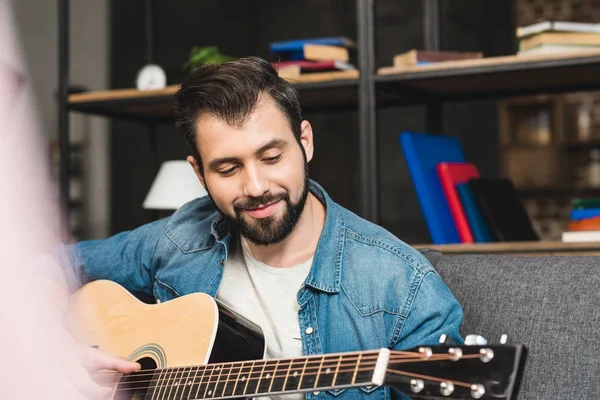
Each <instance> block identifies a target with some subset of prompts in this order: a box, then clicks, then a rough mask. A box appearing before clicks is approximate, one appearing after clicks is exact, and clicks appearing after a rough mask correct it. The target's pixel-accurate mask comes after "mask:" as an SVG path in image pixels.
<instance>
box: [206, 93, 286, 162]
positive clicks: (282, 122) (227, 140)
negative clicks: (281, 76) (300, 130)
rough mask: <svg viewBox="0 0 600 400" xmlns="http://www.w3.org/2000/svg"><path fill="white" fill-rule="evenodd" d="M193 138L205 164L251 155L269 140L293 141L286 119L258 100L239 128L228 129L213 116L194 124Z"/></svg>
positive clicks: (275, 108) (270, 103) (267, 102)
mask: <svg viewBox="0 0 600 400" xmlns="http://www.w3.org/2000/svg"><path fill="white" fill-rule="evenodd" d="M196 135H197V137H196V139H197V142H198V147H199V151H200V156H201V157H202V158H203V159H205V158H206V160H205V161H206V162H208V161H210V160H209V158H217V157H225V156H228V157H234V156H237V157H240V156H243V155H245V154H250V153H253V152H254V151H256V150H257V149H258V148H260V147H261V146H262V145H264V143H266V142H268V141H271V140H273V139H282V140H285V141H286V142H287V141H291V140H294V137H293V132H292V129H291V127H290V123H289V121H288V119H287V117H286V115H285V114H284V113H283V112H282V111H281V110H280V109H279V107H278V106H277V105H276V104H275V103H274V101H272V100H270V99H259V101H258V102H257V105H256V107H255V108H254V110H252V112H251V113H250V114H249V115H248V117H247V118H246V120H245V121H244V122H243V124H242V125H241V126H232V125H229V124H228V123H227V122H226V121H224V120H222V119H221V118H218V117H217V116H214V115H206V116H203V117H202V118H199V119H198V121H197V123H196Z"/></svg>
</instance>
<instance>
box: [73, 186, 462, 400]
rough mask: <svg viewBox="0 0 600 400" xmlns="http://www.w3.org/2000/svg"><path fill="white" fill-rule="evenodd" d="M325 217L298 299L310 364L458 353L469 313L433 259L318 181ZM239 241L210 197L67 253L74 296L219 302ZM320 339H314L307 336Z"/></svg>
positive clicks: (343, 395) (344, 393) (375, 393)
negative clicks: (90, 291) (204, 296)
mask: <svg viewBox="0 0 600 400" xmlns="http://www.w3.org/2000/svg"><path fill="white" fill-rule="evenodd" d="M310 190H311V192H312V193H313V194H314V195H316V196H317V198H319V199H320V201H321V202H322V203H323V204H324V206H325V209H326V218H325V226H324V228H323V231H322V233H321V237H320V238H319V242H318V245H317V249H316V253H315V255H314V261H313V265H312V268H311V270H310V272H309V274H308V277H307V278H306V281H305V283H304V285H303V286H302V287H301V289H300V291H299V292H298V303H299V305H300V311H299V313H298V321H299V324H300V332H301V335H302V351H303V353H304V354H306V355H308V354H317V353H334V352H344V351H353V350H359V349H360V350H367V349H377V348H382V347H386V348H389V349H395V350H403V349H408V348H412V347H415V346H418V345H423V344H432V345H433V344H437V343H438V340H439V337H440V335H441V334H446V335H448V336H449V337H450V338H451V339H453V340H454V342H455V343H463V339H462V338H461V337H460V335H459V327H460V324H461V322H462V308H461V307H460V305H459V304H458V302H457V300H456V299H455V297H454V296H453V294H452V293H451V292H450V290H449V289H448V288H447V286H446V285H445V284H444V282H443V281H442V280H441V278H440V276H439V275H438V274H437V273H436V271H435V270H434V269H433V267H432V265H431V264H430V263H429V261H427V259H426V258H425V257H424V256H423V255H422V254H421V253H419V252H418V251H416V250H415V249H413V248H411V247H410V246H408V245H407V244H405V243H404V242H402V241H400V240H399V239H398V238H396V237H395V236H394V235H392V234H391V233H389V232H388V231H386V230H385V229H383V228H382V227H380V226H377V225H375V224H372V223H370V222H368V221H366V220H364V219H362V218H360V217H358V216H357V215H355V214H353V213H352V212H350V211H349V210H347V209H345V208H343V207H341V206H340V205H338V204H336V203H335V202H333V201H332V199H331V198H330V197H329V195H328V194H327V193H326V192H325V190H324V189H323V188H322V187H321V186H319V185H318V184H317V183H315V182H314V181H311V182H310ZM230 241H231V234H230V232H229V231H228V229H227V226H226V224H225V221H224V219H223V218H222V217H221V216H220V214H219V213H218V212H217V211H216V209H215V208H214V205H213V203H212V201H211V200H210V199H209V198H208V197H204V198H199V199H196V200H193V201H191V202H189V203H187V204H185V205H184V206H182V207H181V208H180V209H179V210H177V211H176V212H175V213H174V214H173V215H171V216H170V217H168V218H166V219H163V220H159V221H155V222H152V223H149V224H147V225H144V226H141V227H139V228H137V229H135V230H132V231H128V232H123V233H120V234H117V235H115V236H113V237H110V238H108V239H103V240H91V241H84V242H80V243H77V244H75V245H72V246H69V247H68V248H64V249H63V250H67V251H63V252H62V256H63V257H69V260H63V261H68V263H69V264H70V265H71V266H72V267H73V269H71V270H69V271H67V275H68V276H70V277H71V279H70V282H69V284H70V286H71V287H72V288H73V289H75V288H77V287H78V286H79V285H81V284H82V283H85V282H88V281H91V280H96V279H109V280H112V281H115V282H117V283H119V284H121V285H123V286H124V287H125V288H127V289H128V290H130V291H132V292H143V293H145V294H147V295H152V296H154V297H155V298H156V299H158V300H160V301H162V302H164V301H168V300H171V299H173V298H176V297H178V296H182V295H186V294H189V293H194V292H204V293H208V294H209V295H211V296H213V297H216V295H217V292H218V290H219V284H220V282H221V278H222V276H223V268H224V265H225V263H226V260H227V252H228V248H229V244H230ZM309 327H310V328H312V329H307V328H309ZM391 395H394V397H397V395H398V393H396V391H395V390H390V388H389V387H387V386H383V387H376V386H374V387H370V388H360V389H358V388H354V389H342V390H337V391H327V392H321V393H319V394H314V393H307V394H306V398H307V399H309V400H310V399H313V398H339V399H340V400H343V399H350V398H368V399H389V398H390V397H391Z"/></svg>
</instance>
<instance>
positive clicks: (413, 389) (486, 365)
mask: <svg viewBox="0 0 600 400" xmlns="http://www.w3.org/2000/svg"><path fill="white" fill-rule="evenodd" d="M526 354H527V349H526V348H525V347H524V346H522V345H508V344H498V345H487V344H484V345H479V344H477V345H461V346H458V345H452V344H440V345H436V346H423V347H417V348H414V349H411V350H408V351H392V352H391V354H390V359H389V363H388V368H387V373H386V377H385V384H386V385H390V386H393V387H395V388H397V389H398V390H400V391H402V392H403V393H405V394H406V395H407V396H409V397H411V398H414V399H432V398H435V399H481V400H487V399H494V400H498V399H502V400H511V399H516V396H517V392H518V389H519V384H520V380H521V375H522V370H523V366H524V363H525V358H526Z"/></svg>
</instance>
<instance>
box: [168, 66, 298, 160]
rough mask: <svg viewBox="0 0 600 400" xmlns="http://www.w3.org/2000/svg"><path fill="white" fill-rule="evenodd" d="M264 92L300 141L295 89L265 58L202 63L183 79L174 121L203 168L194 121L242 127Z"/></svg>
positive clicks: (176, 98) (177, 98)
mask: <svg viewBox="0 0 600 400" xmlns="http://www.w3.org/2000/svg"><path fill="white" fill-rule="evenodd" d="M261 94H267V95H268V96H270V98H271V99H272V100H273V101H274V102H275V104H276V105H277V106H278V107H279V109H280V110H281V111H282V112H283V114H285V116H286V117H287V119H288V121H289V124H290V128H291V129H292V132H293V134H294V137H295V138H296V141H298V143H300V133H301V128H300V125H301V123H302V116H301V110H300V105H299V102H298V92H297V91H296V89H295V88H294V87H293V86H292V85H290V84H289V83H288V82H287V81H286V80H285V79H283V78H280V77H279V75H278V73H277V70H276V69H275V68H274V67H273V66H272V65H271V64H270V63H269V62H268V61H266V60H263V59H261V58H258V57H246V58H239V59H237V60H234V61H230V62H226V63H223V64H207V65H203V66H201V67H199V68H197V69H196V70H194V71H193V72H192V73H190V74H189V76H188V77H187V78H186V79H185V80H184V81H183V83H182V85H181V88H180V89H179V90H178V91H177V93H176V94H175V125H176V126H177V127H179V128H181V129H182V130H183V132H184V134H185V138H186V141H187V143H188V145H189V146H190V148H191V152H192V155H193V156H194V158H195V159H196V162H197V163H198V165H199V167H200V171H201V172H203V167H202V160H201V158H200V152H199V149H198V144H197V140H196V139H197V138H196V135H197V132H196V124H197V122H198V120H199V119H200V118H202V117H204V116H212V117H216V118H219V119H220V120H222V121H225V122H226V123H227V124H229V125H230V126H235V127H241V126H243V125H244V124H245V123H246V122H247V118H248V116H249V115H250V113H252V111H254V109H255V107H256V105H257V102H258V99H259V96H260V95H261Z"/></svg>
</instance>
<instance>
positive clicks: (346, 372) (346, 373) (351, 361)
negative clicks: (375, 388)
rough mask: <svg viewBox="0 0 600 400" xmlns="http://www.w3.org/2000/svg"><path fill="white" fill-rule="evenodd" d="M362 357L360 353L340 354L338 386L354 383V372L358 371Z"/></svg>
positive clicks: (336, 378) (336, 381) (337, 373)
mask: <svg viewBox="0 0 600 400" xmlns="http://www.w3.org/2000/svg"><path fill="white" fill-rule="evenodd" d="M360 357H361V356H360V354H345V355H341V356H340V359H339V360H338V367H337V371H336V376H335V384H336V386H346V385H352V384H353V383H354V379H355V374H354V373H355V372H357V371H358V370H357V367H358V363H359V362H360Z"/></svg>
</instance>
